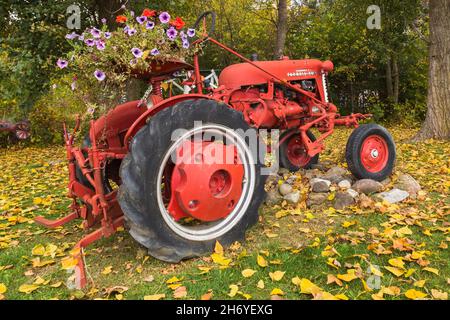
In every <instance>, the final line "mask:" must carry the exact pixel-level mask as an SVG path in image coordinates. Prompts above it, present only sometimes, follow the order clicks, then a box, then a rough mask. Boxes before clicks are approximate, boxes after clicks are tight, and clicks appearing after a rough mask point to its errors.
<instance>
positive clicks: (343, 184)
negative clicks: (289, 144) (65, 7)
mask: <svg viewBox="0 0 450 320" xmlns="http://www.w3.org/2000/svg"><path fill="white" fill-rule="evenodd" d="M390 186H393V188H391V189H390V190H388V189H389V187H390ZM266 190H267V196H266V204H267V205H269V206H273V205H275V204H279V203H281V202H283V201H286V202H287V203H289V204H294V205H295V204H297V203H299V202H300V201H302V200H304V201H306V206H307V207H308V208H311V209H321V208H328V207H330V206H331V207H333V208H335V209H337V210H342V209H345V208H347V207H349V206H353V205H359V206H360V207H361V208H368V207H370V206H372V205H373V203H374V202H383V201H387V202H389V203H398V202H401V201H404V200H406V199H407V198H416V197H417V195H418V193H419V191H420V190H421V187H420V185H419V183H418V182H417V181H416V180H415V179H414V178H413V177H411V176H410V175H408V174H401V175H400V176H399V177H398V178H397V180H396V181H395V183H394V184H392V181H391V179H390V178H387V179H385V180H384V181H382V182H378V181H375V180H370V179H361V180H356V179H355V177H354V176H353V175H351V174H350V173H349V172H348V171H347V170H346V169H345V168H342V167H338V166H331V165H330V163H319V164H317V165H315V166H314V167H313V169H310V170H300V171H299V172H297V173H291V172H289V171H288V170H286V169H284V168H282V169H280V170H279V172H278V173H277V174H275V175H272V176H270V177H269V178H268V179H267V185H266Z"/></svg>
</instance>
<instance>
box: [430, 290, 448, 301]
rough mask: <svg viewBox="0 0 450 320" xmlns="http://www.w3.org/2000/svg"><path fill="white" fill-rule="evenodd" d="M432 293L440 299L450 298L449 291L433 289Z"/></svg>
mask: <svg viewBox="0 0 450 320" xmlns="http://www.w3.org/2000/svg"><path fill="white" fill-rule="evenodd" d="M431 295H432V296H433V298H435V299H438V300H448V293H447V292H442V291H439V290H436V289H431Z"/></svg>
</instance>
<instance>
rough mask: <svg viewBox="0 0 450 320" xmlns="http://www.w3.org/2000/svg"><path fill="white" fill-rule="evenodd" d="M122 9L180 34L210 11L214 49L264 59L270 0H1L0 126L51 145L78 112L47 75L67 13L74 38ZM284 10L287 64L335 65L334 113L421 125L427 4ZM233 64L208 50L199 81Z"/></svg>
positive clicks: (333, 4) (302, 4)
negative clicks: (0, 122) (377, 25)
mask: <svg viewBox="0 0 450 320" xmlns="http://www.w3.org/2000/svg"><path fill="white" fill-rule="evenodd" d="M125 2H126V6H127V8H129V9H133V10H135V11H136V12H140V11H141V10H142V9H143V8H145V7H149V8H151V9H156V10H170V11H171V13H173V14H174V15H179V16H182V17H183V18H184V19H185V20H186V21H187V25H188V26H192V25H193V23H194V21H195V19H196V17H197V16H198V15H199V14H200V13H201V12H203V11H206V10H214V11H215V12H216V13H217V14H218V19H217V27H216V34H215V37H216V38H217V39H218V40H220V41H222V42H224V43H226V44H228V45H229V46H231V47H232V48H234V49H236V50H237V51H239V52H241V53H242V54H244V55H245V56H250V55H251V54H253V53H257V54H258V57H259V59H260V60H264V59H272V58H273V51H274V45H275V35H276V26H277V21H276V17H277V9H276V6H277V3H276V0H258V1H255V0H200V1H187V0H178V1H173V0H161V1H136V0H135V1H131V0H130V1H119V0H112V1H110V0H84V1H74V0H55V1H51V2H49V1H43V0H25V1H16V0H0V21H1V24H2V26H4V27H2V28H1V30H0V117H1V118H2V119H7V120H12V121H13V120H21V119H23V118H26V117H28V118H30V120H31V121H32V125H33V131H34V134H35V135H34V136H35V138H34V140H33V141H34V142H38V143H54V142H58V141H60V137H59V136H58V135H59V130H60V129H58V128H60V126H59V124H55V123H53V120H54V121H60V120H62V119H65V118H67V119H69V120H70V119H71V118H72V117H73V114H75V113H76V112H82V111H83V110H79V109H80V107H79V103H80V101H79V100H77V99H78V98H75V97H72V95H71V92H70V90H68V89H67V86H68V83H69V85H70V81H71V79H69V78H68V75H63V76H62V77H61V72H58V70H57V67H56V65H55V63H56V60H57V59H58V57H60V56H61V55H63V54H64V53H66V52H68V50H70V46H69V45H68V43H67V41H66V40H65V39H64V37H65V35H66V34H67V33H68V32H69V30H68V29H67V27H66V21H67V15H66V9H67V7H68V6H69V5H72V4H78V5H80V7H81V10H82V12H81V13H82V20H81V22H82V25H81V29H84V28H86V27H90V26H96V27H100V26H101V22H100V20H101V19H102V18H106V19H107V21H108V22H107V23H108V25H109V26H110V28H115V27H116V25H115V22H114V20H115V16H116V15H117V14H119V11H118V10H119V9H120V7H121V4H122V3H125ZM319 3H320V4H319ZM373 4H376V5H378V6H380V8H381V17H382V23H381V26H382V29H381V30H368V29H367V27H366V21H367V18H368V17H369V14H367V12H366V11H367V7H368V6H369V5H373ZM288 8H289V22H288V26H289V30H288V35H287V42H286V50H285V53H286V55H288V56H289V57H290V58H294V59H301V58H305V57H310V58H318V59H323V60H324V59H331V60H332V61H333V62H334V63H335V67H336V70H335V72H334V73H333V74H332V76H331V77H330V85H331V88H330V90H331V96H332V98H333V101H334V102H335V103H336V104H337V105H338V106H339V107H340V111H341V113H343V114H346V113H350V112H371V113H373V114H374V115H375V118H376V120H377V121H380V120H381V121H393V122H399V121H403V122H406V123H411V122H416V121H421V120H423V118H424V115H425V112H426V103H425V102H426V89H427V81H426V79H427V68H428V57H427V42H426V40H424V39H425V38H426V36H427V34H428V21H427V19H428V18H427V5H426V1H422V0H370V1H369V0H322V1H316V0H309V1H300V0H291V1H290V2H289V5H288ZM234 62H237V61H236V59H235V58H234V57H232V56H230V55H228V54H226V53H224V52H223V51H221V50H219V49H218V48H216V47H213V46H212V45H211V46H209V47H208V48H207V49H206V50H205V54H204V55H203V57H202V59H201V65H202V68H203V69H204V70H205V72H207V71H208V70H210V69H212V68H213V69H215V70H216V71H220V70H221V69H222V68H224V67H225V66H227V65H229V64H231V63H234ZM388 69H390V76H388V73H387V72H388ZM397 70H398V72H397ZM142 90H145V86H139V89H138V90H137V91H138V92H136V90H134V92H133V90H130V95H131V94H134V95H136V94H139V93H140V91H142ZM395 91H396V92H395ZM39 114H40V116H39ZM43 115H45V116H43ZM41 121H42V122H41ZM49 126H50V127H52V128H53V127H55V134H54V135H53V134H51V130H46V128H48V127H49ZM58 126H59V127H58ZM39 127H41V128H39Z"/></svg>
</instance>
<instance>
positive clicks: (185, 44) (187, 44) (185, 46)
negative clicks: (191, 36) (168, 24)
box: [183, 40, 189, 49]
mask: <svg viewBox="0 0 450 320" xmlns="http://www.w3.org/2000/svg"><path fill="white" fill-rule="evenodd" d="M183 48H185V49H189V41H187V40H186V41H183Z"/></svg>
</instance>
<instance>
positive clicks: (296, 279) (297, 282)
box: [291, 277, 302, 286]
mask: <svg viewBox="0 0 450 320" xmlns="http://www.w3.org/2000/svg"><path fill="white" fill-rule="evenodd" d="M291 281H292V283H293V284H295V285H296V286H299V285H300V283H301V281H302V280H301V279H300V278H299V277H295V278H292V280H291Z"/></svg>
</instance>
